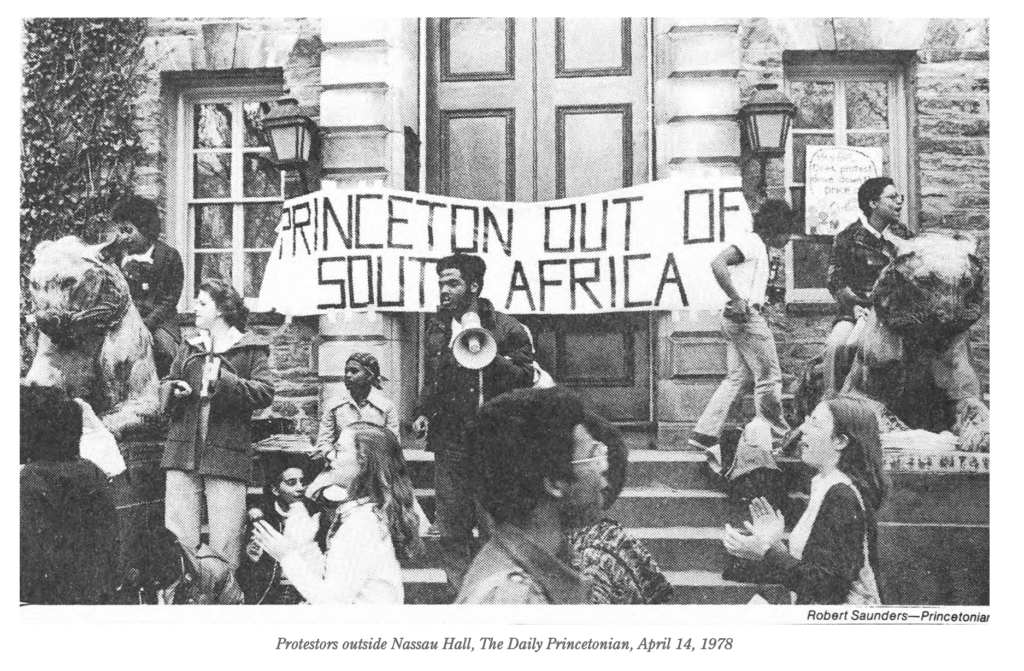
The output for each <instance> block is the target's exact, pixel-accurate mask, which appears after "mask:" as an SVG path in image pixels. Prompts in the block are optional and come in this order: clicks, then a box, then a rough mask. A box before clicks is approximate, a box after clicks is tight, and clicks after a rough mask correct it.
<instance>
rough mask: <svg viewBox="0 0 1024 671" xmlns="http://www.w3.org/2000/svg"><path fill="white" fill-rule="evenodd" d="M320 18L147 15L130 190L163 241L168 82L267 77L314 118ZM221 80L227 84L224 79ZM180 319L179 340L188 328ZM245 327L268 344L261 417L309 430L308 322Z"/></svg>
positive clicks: (313, 378)
mask: <svg viewBox="0 0 1024 671" xmlns="http://www.w3.org/2000/svg"><path fill="white" fill-rule="evenodd" d="M320 31H321V28H320V20H319V19H315V18H313V19H311V18H305V19H283V18H282V19H278V18H274V19H259V18H247V19H238V20H232V19H202V18H181V19H168V18H153V19H150V20H149V31H148V36H147V37H146V39H145V42H144V48H145V57H146V62H147V68H146V79H145V86H144V90H143V93H142V95H141V96H140V97H139V99H138V101H137V117H138V123H139V126H140V130H141V135H142V140H143V145H144V147H145V156H144V159H143V161H142V162H141V165H140V166H139V167H138V169H137V171H136V184H137V192H138V193H139V194H140V195H143V196H146V197H148V198H153V199H155V200H156V201H157V202H158V203H159V204H160V207H161V210H162V211H163V212H165V230H164V236H165V237H166V238H167V239H168V240H169V241H170V242H171V243H172V244H175V243H178V244H177V245H176V246H179V247H180V246H181V245H180V240H179V239H177V237H176V236H178V235H180V234H182V233H183V232H181V231H176V230H173V228H172V227H170V226H169V223H170V222H169V219H170V218H171V217H170V216H167V213H168V209H169V200H168V192H169V189H171V188H173V186H174V185H173V184H172V183H170V181H169V180H170V176H171V174H172V157H173V143H174V137H173V129H172V123H173V119H174V116H175V115H174V104H175V101H174V96H175V93H176V91H175V89H174V86H173V84H174V83H175V82H184V85H188V84H190V83H194V84H199V83H202V82H204V81H207V80H209V81H215V80H216V78H217V76H218V75H220V74H228V76H229V77H232V76H235V75H238V74H240V73H245V72H249V73H268V72H269V73H274V75H273V76H274V77H275V78H276V77H277V76H278V74H277V73H279V76H280V78H281V80H282V84H283V88H284V89H288V91H289V93H290V95H292V96H293V97H295V98H297V99H298V100H299V104H300V105H301V106H302V107H303V108H304V109H306V110H308V111H309V112H310V113H311V115H312V116H313V117H314V118H317V117H319V106H320V91H321V81H320V58H321V52H322V51H323V45H322V42H321V38H320ZM226 81H230V79H229V80H226ZM182 319H183V321H184V322H186V329H185V332H186V336H188V335H191V333H192V330H193V329H192V327H191V326H189V325H188V322H189V321H190V320H189V317H188V316H185V317H183V318H182ZM250 324H251V325H250V328H251V329H252V330H253V331H254V332H256V333H258V334H260V335H262V336H264V337H266V338H267V339H268V340H269V341H270V343H271V349H270V367H271V370H272V371H273V373H274V376H275V396H274V404H273V406H272V407H271V408H270V409H268V410H266V411H264V412H263V413H262V415H263V416H271V415H272V416H278V417H285V418H288V419H291V420H294V421H295V422H296V426H297V428H299V429H300V430H303V431H306V432H312V431H315V427H316V418H317V416H318V415H317V408H318V404H319V393H320V392H319V379H318V377H317V360H316V356H317V342H318V339H319V335H318V331H317V322H316V320H315V319H309V318H296V319H295V320H293V321H292V322H291V323H288V324H286V323H284V322H283V320H282V319H281V318H280V317H276V318H275V317H273V316H269V315H253V317H252V318H251V319H250Z"/></svg>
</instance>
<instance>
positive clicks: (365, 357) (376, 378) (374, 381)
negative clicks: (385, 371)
mask: <svg viewBox="0 0 1024 671" xmlns="http://www.w3.org/2000/svg"><path fill="white" fill-rule="evenodd" d="M349 361H355V362H356V363H358V364H359V365H360V366H362V367H363V368H365V369H366V372H367V373H369V374H370V385H371V386H373V387H376V388H377V389H381V388H382V387H381V384H380V383H381V382H387V378H386V377H384V376H382V375H381V374H380V364H379V363H377V357H375V356H373V355H372V354H368V353H366V352H356V353H355V354H353V355H352V356H350V357H349V358H348V361H346V362H345V363H346V365H347V364H348V362H349Z"/></svg>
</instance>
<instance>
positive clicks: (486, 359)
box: [451, 312, 498, 370]
mask: <svg viewBox="0 0 1024 671" xmlns="http://www.w3.org/2000/svg"><path fill="white" fill-rule="evenodd" d="M451 346H452V355H453V356H454V357H455V360H456V361H458V362H459V365H461V366H462V367H463V368H469V369H470V370H480V369H481V368H485V367H487V365H488V364H489V363H491V362H492V361H494V357H495V356H497V355H498V343H497V342H495V340H494V336H493V335H491V332H490V331H488V330H487V329H485V328H483V327H482V326H480V315H478V314H477V313H475V312H467V313H466V314H465V315H464V316H463V317H462V330H461V331H459V332H458V333H456V334H455V337H453V338H452V345H451Z"/></svg>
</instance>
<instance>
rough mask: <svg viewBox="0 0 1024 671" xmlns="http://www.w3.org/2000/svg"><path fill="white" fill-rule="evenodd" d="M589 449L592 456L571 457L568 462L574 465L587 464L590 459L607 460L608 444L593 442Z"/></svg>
mask: <svg viewBox="0 0 1024 671" xmlns="http://www.w3.org/2000/svg"><path fill="white" fill-rule="evenodd" d="M591 451H592V453H593V454H594V456H592V457H585V458H583V459H573V460H572V461H570V462H569V463H570V464H571V465H573V466H575V465H576V464H589V463H590V462H591V461H598V460H600V459H604V460H605V462H607V461H608V446H607V445H605V444H604V443H598V442H595V443H594V444H593V447H592V450H591Z"/></svg>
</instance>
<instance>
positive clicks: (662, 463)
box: [405, 450, 809, 489]
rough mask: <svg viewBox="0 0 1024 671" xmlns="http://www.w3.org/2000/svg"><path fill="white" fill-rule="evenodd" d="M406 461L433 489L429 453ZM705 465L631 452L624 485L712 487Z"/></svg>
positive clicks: (417, 479) (691, 454) (800, 477)
mask: <svg viewBox="0 0 1024 671" xmlns="http://www.w3.org/2000/svg"><path fill="white" fill-rule="evenodd" d="M405 460H406V463H407V464H408V467H409V473H410V479H411V480H412V482H413V485H414V486H416V487H432V486H433V482H434V480H433V469H434V455H433V453H432V452H426V451H423V450H405ZM705 462H706V458H705V456H704V453H703V452H697V451H693V450H676V451H671V450H665V451H662V450H632V451H630V453H629V470H628V472H627V482H628V483H629V485H630V486H631V487H668V488H672V489H705V488H713V487H714V481H713V480H711V479H710V478H709V475H708V473H707V469H706V468H705V466H704V464H705ZM779 466H780V468H782V469H783V471H784V472H785V473H786V474H787V478H789V479H790V480H791V481H793V482H794V485H799V484H800V483H801V482H802V481H809V475H808V474H807V473H806V470H805V469H804V467H802V466H801V465H800V464H799V463H798V462H797V460H795V459H788V460H780V462H779Z"/></svg>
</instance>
